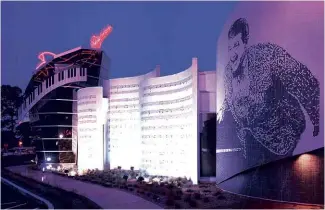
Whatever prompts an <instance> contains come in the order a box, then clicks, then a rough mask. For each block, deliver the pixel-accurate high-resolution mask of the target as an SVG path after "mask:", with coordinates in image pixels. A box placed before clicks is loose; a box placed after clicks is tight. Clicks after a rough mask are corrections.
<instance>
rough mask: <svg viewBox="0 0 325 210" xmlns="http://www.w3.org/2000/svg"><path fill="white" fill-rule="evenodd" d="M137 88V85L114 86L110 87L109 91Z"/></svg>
mask: <svg viewBox="0 0 325 210" xmlns="http://www.w3.org/2000/svg"><path fill="white" fill-rule="evenodd" d="M134 87H139V84H129V85H115V86H111V87H110V88H111V89H123V88H134Z"/></svg>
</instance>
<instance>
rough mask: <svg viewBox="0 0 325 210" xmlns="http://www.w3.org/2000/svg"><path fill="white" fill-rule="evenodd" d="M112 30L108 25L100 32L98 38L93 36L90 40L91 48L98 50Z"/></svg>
mask: <svg viewBox="0 0 325 210" xmlns="http://www.w3.org/2000/svg"><path fill="white" fill-rule="evenodd" d="M112 30H113V27H112V26H110V25H108V26H107V27H105V28H104V29H103V30H102V31H101V32H100V34H99V35H98V36H96V35H93V36H92V37H91V38H90V46H91V48H94V49H100V48H101V46H102V44H103V42H104V40H105V39H106V38H107V37H108V35H110V33H112Z"/></svg>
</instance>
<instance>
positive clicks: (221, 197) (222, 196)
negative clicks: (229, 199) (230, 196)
mask: <svg viewBox="0 0 325 210" xmlns="http://www.w3.org/2000/svg"><path fill="white" fill-rule="evenodd" d="M218 199H219V200H226V197H225V196H224V195H219V196H218Z"/></svg>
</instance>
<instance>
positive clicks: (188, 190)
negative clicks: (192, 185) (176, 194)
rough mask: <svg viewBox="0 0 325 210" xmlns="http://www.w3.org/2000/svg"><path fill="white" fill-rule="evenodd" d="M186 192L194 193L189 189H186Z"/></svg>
mask: <svg viewBox="0 0 325 210" xmlns="http://www.w3.org/2000/svg"><path fill="white" fill-rule="evenodd" d="M186 192H189V193H192V192H194V191H193V190H191V189H187V190H186Z"/></svg>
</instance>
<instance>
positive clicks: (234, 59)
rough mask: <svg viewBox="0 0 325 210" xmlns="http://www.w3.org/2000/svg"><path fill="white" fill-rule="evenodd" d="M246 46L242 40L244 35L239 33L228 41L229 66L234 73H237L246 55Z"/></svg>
mask: <svg viewBox="0 0 325 210" xmlns="http://www.w3.org/2000/svg"><path fill="white" fill-rule="evenodd" d="M245 49H246V44H244V42H243V40H242V34H241V33H239V34H237V35H236V36H234V37H231V38H229V40H228V56H229V58H228V59H229V64H230V66H231V69H232V71H233V72H235V71H236V70H237V68H238V66H239V63H240V59H241V57H242V56H243V54H244V51H245Z"/></svg>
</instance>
